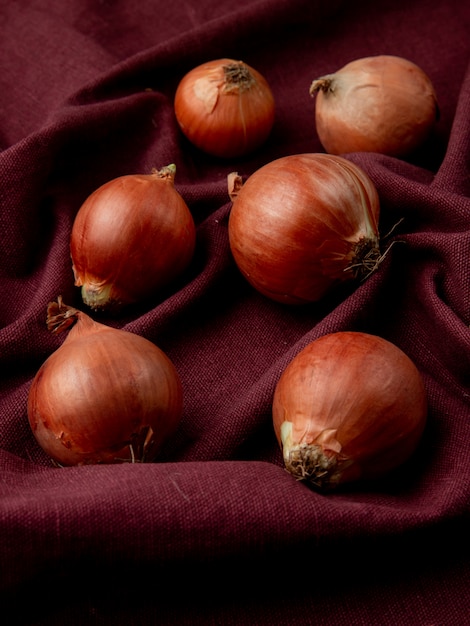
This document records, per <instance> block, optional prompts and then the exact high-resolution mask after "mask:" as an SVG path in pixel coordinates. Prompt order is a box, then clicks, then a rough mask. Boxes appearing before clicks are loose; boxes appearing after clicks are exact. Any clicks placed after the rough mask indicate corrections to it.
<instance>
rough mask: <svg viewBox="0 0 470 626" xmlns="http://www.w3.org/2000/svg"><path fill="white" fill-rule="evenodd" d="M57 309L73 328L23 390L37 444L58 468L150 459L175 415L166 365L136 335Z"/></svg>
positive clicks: (177, 407) (178, 406)
mask: <svg viewBox="0 0 470 626" xmlns="http://www.w3.org/2000/svg"><path fill="white" fill-rule="evenodd" d="M49 309H50V310H54V309H55V311H58V309H57V305H54V304H51V305H50V306H49ZM59 309H60V311H59V317H63V326H64V327H66V326H67V325H68V324H69V323H70V324H75V325H74V326H73V327H72V329H71V330H70V332H69V333H68V335H67V337H66V339H65V341H64V343H63V344H62V345H61V347H60V348H58V349H57V350H56V351H55V352H54V353H52V354H51V355H50V356H49V358H48V359H47V360H46V361H45V362H44V363H43V365H42V366H41V367H40V369H39V370H38V372H37V374H36V376H35V378H34V380H33V382H32V385H31V388H30V391H29V396H28V405H27V407H28V419H29V423H30V426H31V429H32V431H33V433H34V436H35V438H36V440H37V441H38V443H39V445H40V446H41V447H42V448H43V450H44V451H45V452H46V453H47V454H48V455H49V456H50V457H51V458H52V459H53V460H54V461H55V462H56V463H58V464H59V465H86V464H94V463H121V462H126V461H127V462H144V461H152V460H153V459H154V458H155V456H156V454H157V453H158V451H159V449H160V447H161V446H162V444H163V443H164V442H165V441H166V439H167V438H168V437H169V436H170V435H171V434H172V433H173V432H174V431H175V430H176V428H177V426H178V424H179V421H180V418H181V414H182V402H183V399H182V396H183V394H182V385H181V381H180V379H179V376H178V374H177V372H176V369H175V367H174V365H173V364H172V362H171V361H170V359H169V358H168V357H167V356H166V355H165V354H164V353H163V352H162V351H161V350H160V349H159V348H158V347H157V346H156V345H155V344H153V343H152V342H151V341H149V340H147V339H145V338H144V337H141V336H139V335H135V334H134V333H130V332H127V331H124V330H117V329H114V328H111V327H108V326H105V325H104V324H100V323H97V322H94V321H93V320H92V319H91V318H90V317H88V316H87V315H85V314H84V313H82V312H80V311H77V310H76V309H73V308H72V307H65V306H62V305H61V304H60V305H59ZM59 330H61V329H59Z"/></svg>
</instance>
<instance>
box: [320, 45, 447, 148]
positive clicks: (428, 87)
mask: <svg viewBox="0 0 470 626" xmlns="http://www.w3.org/2000/svg"><path fill="white" fill-rule="evenodd" d="M316 92H318V95H317V98H316V105H315V123H316V130H317V133H318V137H319V139H320V141H321V143H322V145H323V147H324V148H325V150H326V151H327V152H329V153H330V154H342V153H346V152H380V153H382V154H387V155H390V156H406V155H407V154H409V153H411V152H412V151H413V150H415V149H416V148H418V147H419V146H420V145H421V144H422V143H423V142H424V140H425V139H426V138H427V137H428V135H429V134H430V132H431V129H432V128H433V127H434V125H435V123H436V121H437V119H438V118H439V108H438V104H437V97H436V93H435V90H434V87H433V85H432V83H431V80H430V79H429V77H428V76H427V75H426V74H425V73H424V72H423V70H422V69H421V68H419V67H418V66H417V65H415V64H414V63H412V62H411V61H408V60H407V59H402V58H401V57H397V56H389V55H379V56H372V57H366V58H363V59H356V60H355V61H352V62H351V63H348V64H347V65H345V66H344V67H343V68H341V69H340V70H338V71H337V72H335V73H334V74H327V75H326V76H322V77H320V78H317V79H316V80H314V81H313V82H312V84H311V86H310V94H312V95H313V94H314V93H316Z"/></svg>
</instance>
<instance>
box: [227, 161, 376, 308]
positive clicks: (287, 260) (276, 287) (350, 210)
mask: <svg viewBox="0 0 470 626" xmlns="http://www.w3.org/2000/svg"><path fill="white" fill-rule="evenodd" d="M229 185H230V183H229ZM379 214H380V202H379V197H378V193H377V190H376V188H375V186H374V184H373V183H372V181H371V180H370V178H369V177H368V176H367V175H366V173H365V172H363V171H362V170H361V169H360V168H359V167H358V166H356V165H355V164H353V163H351V162H350V161H348V160H346V159H344V158H343V157H338V156H333V155H328V154H322V153H311V154H308V153H307V154H298V155H290V156H286V157H281V158H280V159H276V160H275V161H271V162H270V163H267V164H266V165H264V166H263V167H261V168H260V169H258V170H257V171H256V172H254V173H253V174H252V175H251V176H250V177H249V178H248V179H247V181H246V182H245V183H244V184H242V185H241V187H240V189H239V190H238V191H237V193H236V195H235V196H234V197H233V205H232V208H231V212H230V216H229V224H228V232H229V242H230V248H231V251H232V254H233V257H234V259H235V262H236V264H237V266H238V268H239V269H240V271H241V273H242V274H243V275H244V277H245V278H246V279H247V281H248V282H249V283H250V284H251V285H252V286H253V287H254V288H255V289H256V290H257V291H259V292H260V293H262V294H263V295H265V296H267V297H269V298H271V299H272V300H275V301H278V302H282V303H285V304H292V305H299V304H305V303H308V302H314V301H318V300H320V299H321V298H322V297H323V296H324V295H325V294H326V293H327V292H328V291H329V290H331V289H332V288H333V287H334V286H336V285H337V284H339V283H342V282H345V281H350V280H353V279H355V278H364V277H365V276H366V275H368V274H369V273H372V272H373V271H374V270H375V269H376V267H377V266H378V264H379V261H380V258H381V255H380V251H379V226H378V222H379Z"/></svg>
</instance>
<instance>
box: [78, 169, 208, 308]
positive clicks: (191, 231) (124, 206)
mask: <svg viewBox="0 0 470 626" xmlns="http://www.w3.org/2000/svg"><path fill="white" fill-rule="evenodd" d="M174 176H175V166H174V165H169V166H168V167H164V168H162V169H161V170H159V171H154V172H153V173H152V174H148V175H145V174H142V175H138V174H135V175H128V176H120V177H119V178H115V179H113V180H111V181H109V182H107V183H105V184H104V185H102V186H101V187H99V188H98V189H97V190H96V191H95V192H93V193H92V194H91V195H90V196H89V197H88V198H87V199H86V200H85V202H84V203H83V205H82V206H81V207H80V209H79V211H78V213H77V215H76V217H75V221H74V224H73V228H72V235H71V240H70V253H71V257H72V266H73V273H74V277H75V285H76V286H77V287H81V288H82V289H81V291H82V298H83V301H84V302H85V304H87V305H88V306H90V307H91V308H92V309H109V308H117V307H119V306H122V305H125V304H130V303H133V302H138V301H140V300H144V299H146V298H148V297H150V296H152V295H153V294H154V293H156V292H157V291H158V290H159V289H161V288H163V287H165V286H167V285H168V284H170V282H171V281H172V280H174V279H175V278H177V277H178V276H179V275H180V274H181V273H182V272H183V271H184V270H185V269H186V268H187V267H188V266H189V263H190V261H191V259H192V257H193V253H194V248H195V244H196V228H195V224H194V221H193V217H192V215H191V213H190V211H189V208H188V206H187V205H186V203H185V201H184V200H183V198H182V197H181V195H180V194H179V193H178V191H177V190H176V189H175V187H174Z"/></svg>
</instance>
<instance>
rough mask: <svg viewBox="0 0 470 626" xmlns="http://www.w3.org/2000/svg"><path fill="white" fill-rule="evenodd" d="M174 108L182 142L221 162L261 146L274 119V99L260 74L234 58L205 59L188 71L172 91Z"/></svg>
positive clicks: (269, 131)
mask: <svg viewBox="0 0 470 626" xmlns="http://www.w3.org/2000/svg"><path fill="white" fill-rule="evenodd" d="M174 109H175V116H176V120H177V122H178V124H179V127H180V129H181V131H182V132H183V134H184V135H185V136H186V137H187V139H189V141H190V142H191V143H192V144H194V145H195V146H196V147H197V148H199V149H200V150H202V151H204V152H206V153H208V154H211V155H213V156H217V157H221V158H233V157H240V156H244V155H246V154H248V153H250V152H252V151H254V150H255V149H256V148H258V147H260V146H261V145H262V144H263V143H264V142H265V141H266V140H267V138H268V137H269V134H270V133H271V130H272V127H273V124H274V118H275V102H274V96H273V93H272V91H271V88H270V86H269V84H268V82H267V81H266V79H265V78H264V76H262V75H261V74H260V73H259V72H258V71H257V70H255V69H254V68H252V67H250V66H249V65H247V64H246V63H243V62H242V61H235V60H233V59H217V60H214V61H209V62H207V63H204V64H202V65H199V66H198V67H195V68H194V69H192V70H191V71H190V72H188V73H187V74H186V75H185V76H184V77H183V78H182V79H181V81H180V83H179V85H178V87H177V89H176V93H175V101H174Z"/></svg>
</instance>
